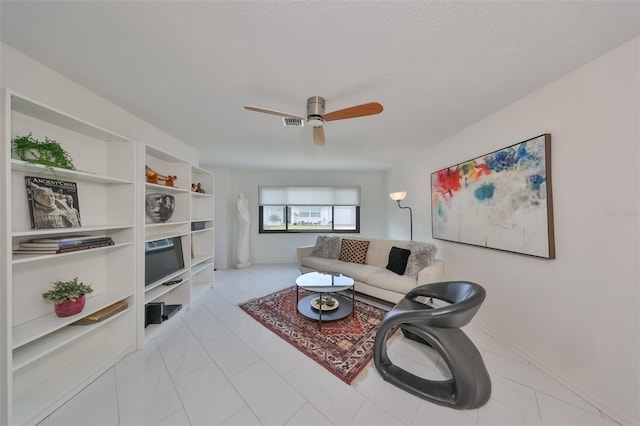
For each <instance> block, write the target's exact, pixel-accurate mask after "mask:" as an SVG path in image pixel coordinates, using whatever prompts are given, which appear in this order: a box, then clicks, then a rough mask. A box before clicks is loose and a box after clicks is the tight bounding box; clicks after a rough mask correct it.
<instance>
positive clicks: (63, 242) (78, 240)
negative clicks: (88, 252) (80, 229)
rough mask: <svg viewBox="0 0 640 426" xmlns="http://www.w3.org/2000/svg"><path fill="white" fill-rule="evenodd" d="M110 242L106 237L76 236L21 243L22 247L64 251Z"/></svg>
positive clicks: (109, 238) (37, 239) (39, 239)
mask: <svg viewBox="0 0 640 426" xmlns="http://www.w3.org/2000/svg"><path fill="white" fill-rule="evenodd" d="M110 241H111V237H107V236H106V235H76V236H74V237H60V238H36V239H32V240H29V241H25V242H21V243H20V247H23V248H50V249H62V248H67V247H76V246H81V245H84V244H95V243H105V242H106V243H108V242H110Z"/></svg>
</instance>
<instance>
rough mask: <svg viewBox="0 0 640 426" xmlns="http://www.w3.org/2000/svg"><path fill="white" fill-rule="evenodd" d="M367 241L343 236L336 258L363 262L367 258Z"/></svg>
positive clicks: (344, 260)
mask: <svg viewBox="0 0 640 426" xmlns="http://www.w3.org/2000/svg"><path fill="white" fill-rule="evenodd" d="M368 248H369V241H366V240H350V239H347V238H344V239H343V240H342V243H341V244H340V256H339V257H338V259H340V260H342V261H343V262H351V263H365V262H366V260H367V249H368Z"/></svg>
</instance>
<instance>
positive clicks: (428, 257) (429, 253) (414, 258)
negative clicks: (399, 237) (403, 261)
mask: <svg viewBox="0 0 640 426" xmlns="http://www.w3.org/2000/svg"><path fill="white" fill-rule="evenodd" d="M407 249H409V250H411V254H410V255H409V259H408V260H407V269H406V270H405V271H404V274H405V275H406V276H408V277H411V278H413V279H416V278H418V272H420V271H421V270H422V269H424V268H426V267H427V266H429V265H430V264H431V263H432V262H433V259H434V258H435V255H436V251H437V250H438V248H437V247H436V246H435V245H433V244H429V243H419V242H417V241H411V242H410V243H409V244H407Z"/></svg>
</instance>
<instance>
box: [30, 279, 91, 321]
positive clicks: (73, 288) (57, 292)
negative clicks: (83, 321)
mask: <svg viewBox="0 0 640 426" xmlns="http://www.w3.org/2000/svg"><path fill="white" fill-rule="evenodd" d="M92 292H93V289H92V288H91V286H90V285H86V284H84V283H83V282H78V277H75V278H74V279H72V280H71V281H61V280H57V281H56V282H54V283H53V289H52V290H49V291H47V292H45V293H42V297H43V298H44V299H45V300H48V301H50V302H53V303H55V305H54V308H55V312H56V315H58V316H59V317H68V316H71V315H75V314H77V313H79V312H81V311H82V309H83V308H84V302H85V294H89V293H92Z"/></svg>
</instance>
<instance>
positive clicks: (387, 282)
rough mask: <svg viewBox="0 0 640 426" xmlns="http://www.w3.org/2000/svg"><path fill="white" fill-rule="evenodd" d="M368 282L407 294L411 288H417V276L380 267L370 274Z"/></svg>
mask: <svg viewBox="0 0 640 426" xmlns="http://www.w3.org/2000/svg"><path fill="white" fill-rule="evenodd" d="M366 283H367V284H369V285H371V286H374V287H378V288H382V289H385V290H389V291H393V292H396V293H400V294H406V293H408V292H409V290H413V289H414V288H416V280H415V278H411V277H408V276H406V275H398V274H396V273H395V272H391V271H389V270H387V269H380V268H377V270H376V271H375V272H374V273H372V274H370V275H369V277H368V278H367V281H366ZM356 290H357V289H356Z"/></svg>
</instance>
